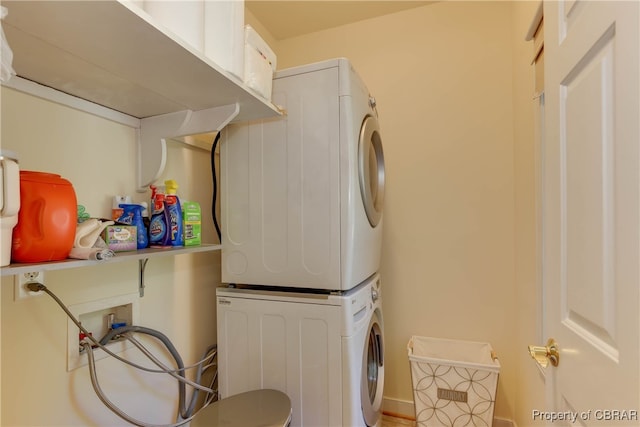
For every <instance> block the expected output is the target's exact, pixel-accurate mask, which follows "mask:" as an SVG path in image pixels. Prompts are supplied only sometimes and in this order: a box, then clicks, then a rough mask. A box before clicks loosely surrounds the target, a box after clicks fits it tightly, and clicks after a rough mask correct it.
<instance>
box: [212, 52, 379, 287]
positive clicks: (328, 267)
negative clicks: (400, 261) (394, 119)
mask: <svg viewBox="0 0 640 427" xmlns="http://www.w3.org/2000/svg"><path fill="white" fill-rule="evenodd" d="M273 102H274V103H275V104H276V105H280V106H282V107H283V108H285V109H286V115H285V116H283V117H281V118H277V119H270V120H261V121H256V122H251V123H244V124H234V125H230V126H227V127H226V128H225V130H224V131H223V134H222V137H221V142H222V144H221V165H222V166H221V169H222V177H221V186H222V194H221V206H222V212H221V218H222V227H223V233H222V235H223V238H222V281H223V282H224V283H243V284H257V285H271V286H283V287H295V288H309V289H333V290H347V289H351V288H353V287H354V286H356V285H358V284H359V283H362V282H363V281H364V280H366V279H367V278H368V277H371V276H372V275H373V274H374V273H375V272H377V271H378V269H379V265H380V251H381V244H382V243H381V242H382V208H383V197H384V158H383V152H382V139H381V136H380V130H379V127H378V119H377V112H376V109H375V100H374V99H373V98H372V97H371V96H370V95H369V91H368V90H367V88H366V86H365V85H364V83H363V82H362V80H361V79H360V77H358V75H357V74H356V72H355V71H354V70H353V68H352V67H351V64H350V63H349V61H348V60H347V59H333V60H329V61H324V62H320V63H315V64H310V65H306V66H302V67H297V68H291V69H288V70H283V71H280V72H278V73H277V74H276V76H275V78H274V81H273Z"/></svg>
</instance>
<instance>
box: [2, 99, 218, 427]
mask: <svg viewBox="0 0 640 427" xmlns="http://www.w3.org/2000/svg"><path fill="white" fill-rule="evenodd" d="M1 97H2V133H1V141H2V147H3V148H6V149H10V150H13V151H15V152H17V153H19V156H20V166H21V168H22V169H24V170H40V171H47V172H53V173H58V174H61V175H62V176H64V177H65V178H67V179H69V180H70V181H71V182H72V183H73V185H74V189H75V191H76V195H77V198H78V202H79V203H81V204H83V205H85V206H86V208H87V211H88V212H89V213H90V214H92V215H93V216H97V217H108V216H110V209H111V202H110V198H111V196H113V195H114V194H131V195H132V196H134V198H136V199H137V200H138V201H142V200H145V199H146V198H147V197H148V193H145V194H138V193H135V186H136V182H135V176H136V169H135V165H136V145H135V138H134V129H132V128H129V127H126V126H122V125H119V124H116V123H113V122H110V121H107V120H104V119H101V118H97V117H95V116H92V115H89V114H87V113H83V112H79V111H75V110H72V109H70V108H67V107H63V106H60V105H56V104H53V103H51V102H48V101H43V100H40V99H37V98H34V97H32V96H30V95H25V94H23V93H20V92H16V91H14V90H11V89H7V88H4V87H3V88H2V92H1ZM210 175H211V173H210V167H209V153H206V152H204V151H199V150H197V149H192V148H183V147H180V146H179V145H178V144H173V143H171V144H169V160H168V168H167V171H166V173H165V174H164V176H163V179H165V178H169V177H171V178H175V179H176V180H177V181H178V183H179V184H180V185H181V188H180V190H179V194H181V195H182V197H183V199H191V200H197V201H199V202H200V203H201V204H202V208H203V218H204V221H205V226H204V227H203V228H204V229H205V230H207V231H206V235H205V238H204V239H205V241H206V242H214V241H216V239H215V238H214V236H213V231H212V230H213V226H212V220H211V219H210V218H211V215H210V208H209V207H208V206H210V205H211V188H212V185H211V178H210ZM137 278H138V263H137V261H130V262H129V261H128V262H122V263H118V264H110V265H104V266H96V267H87V268H80V269H71V270H64V271H47V272H46V276H45V279H46V280H45V284H46V285H47V286H48V287H49V288H50V289H51V290H52V291H53V292H55V293H56V294H57V295H58V296H59V297H60V298H61V299H62V300H63V301H64V302H65V303H66V304H67V305H72V304H78V303H83V302H87V301H93V300H98V299H103V298H108V297H111V296H116V295H123V294H130V293H136V292H137V289H138V279H137ZM219 278H220V269H219V255H218V254H217V253H204V254H194V255H181V256H177V257H163V258H156V259H151V260H150V261H149V262H148V264H147V269H146V286H147V288H146V294H145V296H144V298H142V299H140V322H139V323H140V324H141V325H144V326H148V327H150V328H154V329H157V330H160V331H162V332H163V333H165V334H166V335H167V336H168V337H169V338H170V339H171V340H172V341H173V342H174V344H175V345H176V347H177V348H178V350H179V351H180V353H181V354H182V356H183V358H184V359H185V362H186V363H189V362H192V361H195V360H196V358H198V357H199V356H200V355H201V354H202V352H203V351H204V350H205V348H206V347H207V346H208V345H209V344H211V343H214V342H215V339H216V337H215V286H216V285H217V284H219ZM0 290H1V291H2V298H1V301H2V312H1V315H2V322H1V325H2V335H1V336H2V420H1V423H0V424H1V425H3V426H21V425H24V426H35V425H40V426H45V425H64V426H71V425H76V426H91V425H122V424H123V421H121V420H120V419H119V418H117V417H116V416H115V415H113V414H111V412H109V411H108V410H107V409H106V408H105V407H104V406H103V405H102V403H100V401H99V400H98V398H97V397H96V396H95V393H94V392H93V390H92V389H91V385H90V381H89V377H88V373H87V370H86V368H81V369H78V370H75V371H73V372H67V371H66V357H67V356H66V348H67V344H66V343H67V319H66V316H65V314H64V313H63V312H62V310H61V309H60V308H59V307H58V306H57V305H55V303H54V302H53V300H52V299H50V298H49V297H48V296H41V297H37V298H33V299H28V300H21V301H16V302H14V301H13V277H12V276H8V277H2V283H1V289H0ZM98 375H99V378H100V379H101V380H102V381H103V387H104V389H105V392H106V393H107V394H108V395H109V397H110V398H111V399H112V400H114V401H115V402H117V403H119V404H121V405H122V406H123V407H124V408H125V409H126V410H127V411H128V412H130V414H131V415H133V416H136V417H138V418H139V419H142V420H147V421H149V422H155V423H160V424H164V423H170V422H172V421H173V416H174V406H175V405H174V403H173V402H174V401H175V397H176V395H177V393H176V392H177V388H176V386H175V382H174V381H170V380H167V379H164V378H162V379H161V378H160V376H158V375H149V374H142V375H141V374H139V373H135V372H133V371H132V370H131V369H129V368H126V367H123V366H122V365H121V364H119V363H117V362H114V361H113V360H109V359H107V360H104V361H99V362H98ZM163 377H166V376H163ZM139 391H142V392H141V393H139Z"/></svg>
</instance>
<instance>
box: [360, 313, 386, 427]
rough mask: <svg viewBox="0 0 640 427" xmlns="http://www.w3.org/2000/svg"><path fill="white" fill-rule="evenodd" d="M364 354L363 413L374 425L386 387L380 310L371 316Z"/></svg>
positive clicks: (361, 388) (361, 395)
mask: <svg viewBox="0 0 640 427" xmlns="http://www.w3.org/2000/svg"><path fill="white" fill-rule="evenodd" d="M363 356H364V357H363V360H362V386H361V387H360V401H361V402H362V415H363V417H364V420H365V422H366V423H367V425H368V426H374V425H376V423H377V422H378V421H379V420H380V416H381V413H382V391H383V387H384V343H383V340H382V322H381V321H380V318H379V315H378V311H374V312H373V316H371V322H370V323H369V334H368V335H367V339H366V340H365V346H364V355H363Z"/></svg>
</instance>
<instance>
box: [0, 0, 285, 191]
mask: <svg viewBox="0 0 640 427" xmlns="http://www.w3.org/2000/svg"><path fill="white" fill-rule="evenodd" d="M2 5H3V6H5V7H7V9H8V15H7V17H6V18H5V19H4V20H3V23H2V26H3V29H4V32H5V35H6V37H7V40H8V42H9V46H10V47H11V49H12V50H13V67H14V69H15V70H16V73H17V75H18V76H20V77H21V78H23V79H27V80H31V81H34V82H37V83H39V84H41V85H44V86H46V87H51V88H53V89H56V90H58V91H61V92H64V93H67V94H69V95H72V96H75V97H78V98H81V99H84V100H87V101H90V102H92V103H95V104H98V105H101V106H104V107H107V108H109V109H112V110H115V111H118V112H120V113H124V114H126V115H129V116H132V117H134V118H137V119H139V120H140V129H141V131H140V135H141V136H140V138H139V177H138V179H139V181H138V187H139V189H142V188H144V189H145V190H146V187H147V186H148V185H149V184H150V183H151V182H153V181H154V180H155V179H157V177H158V176H159V175H160V174H161V173H162V169H163V168H164V165H165V161H166V147H165V139H166V138H175V137H185V136H187V134H186V133H185V132H188V133H210V132H215V131H219V130H221V129H222V128H223V127H224V126H225V125H226V124H227V123H229V122H230V121H231V120H234V121H246V120H252V119H258V118H266V117H277V116H278V115H280V114H281V112H280V111H279V110H278V108H277V107H276V106H274V105H273V104H272V103H270V102H268V101H267V100H265V99H263V98H262V97H260V96H258V95H256V94H255V93H254V92H253V91H252V90H251V89H249V88H248V87H247V86H246V85H244V83H243V82H242V81H240V80H239V79H238V78H236V77H235V76H233V75H232V74H230V73H228V72H227V71H225V70H224V69H222V68H220V67H219V66H218V65H217V64H216V63H214V62H213V61H212V60H211V59H209V58H207V57H205V56H204V54H203V53H202V52H199V51H197V50H196V49H194V48H193V47H191V46H190V45H189V44H188V43H186V42H185V41H184V40H182V39H181V38H180V37H178V36H176V35H175V34H174V33H172V32H171V31H170V30H168V29H167V28H166V27H164V26H162V25H161V24H159V23H158V22H157V21H155V20H154V19H153V18H152V17H151V16H150V15H149V14H147V13H146V12H145V11H144V10H142V9H141V8H139V7H138V6H137V5H136V4H134V3H133V2H131V1H125V0H119V1H116V0H110V1H22V0H3V1H2ZM158 116H160V117H162V116H165V117H168V118H170V119H169V121H170V123H171V124H170V125H167V124H163V125H158V122H159V121H163V120H164V119H159V120H156V118H157V117H158ZM203 120H205V122H203ZM147 123H153V125H147ZM158 129H162V130H163V131H167V132H168V133H167V134H166V135H161V136H158ZM149 135H151V136H152V137H153V140H152V139H151V137H150V136H149Z"/></svg>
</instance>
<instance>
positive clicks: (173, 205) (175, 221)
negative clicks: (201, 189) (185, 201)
mask: <svg viewBox="0 0 640 427" xmlns="http://www.w3.org/2000/svg"><path fill="white" fill-rule="evenodd" d="M164 186H165V189H166V192H167V194H166V195H165V197H164V209H165V210H166V211H167V212H168V214H169V221H170V227H169V235H170V238H171V246H184V235H183V231H182V228H183V224H182V208H181V206H180V199H179V198H178V195H177V192H178V183H177V182H175V181H174V180H172V179H169V180H167V181H165V182H164Z"/></svg>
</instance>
